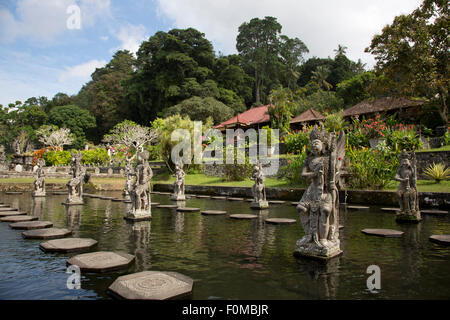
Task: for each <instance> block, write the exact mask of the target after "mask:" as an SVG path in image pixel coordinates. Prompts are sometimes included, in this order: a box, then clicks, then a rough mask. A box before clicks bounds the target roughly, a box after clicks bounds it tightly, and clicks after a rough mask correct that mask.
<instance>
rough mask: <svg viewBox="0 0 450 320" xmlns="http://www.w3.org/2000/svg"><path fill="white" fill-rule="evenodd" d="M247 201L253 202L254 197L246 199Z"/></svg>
mask: <svg viewBox="0 0 450 320" xmlns="http://www.w3.org/2000/svg"><path fill="white" fill-rule="evenodd" d="M245 201H247V202H253V199H245Z"/></svg>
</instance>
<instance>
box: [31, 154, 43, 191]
mask: <svg viewBox="0 0 450 320" xmlns="http://www.w3.org/2000/svg"><path fill="white" fill-rule="evenodd" d="M44 164H45V161H44V159H42V158H39V159H38V160H37V169H36V171H35V177H36V178H35V180H34V192H33V197H45V172H44Z"/></svg>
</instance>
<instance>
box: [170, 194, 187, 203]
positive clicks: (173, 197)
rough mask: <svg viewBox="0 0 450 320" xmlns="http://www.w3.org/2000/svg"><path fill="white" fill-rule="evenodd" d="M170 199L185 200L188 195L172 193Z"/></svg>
mask: <svg viewBox="0 0 450 320" xmlns="http://www.w3.org/2000/svg"><path fill="white" fill-rule="evenodd" d="M170 200H175V201H184V200H186V196H185V195H184V194H172V195H171V196H170Z"/></svg>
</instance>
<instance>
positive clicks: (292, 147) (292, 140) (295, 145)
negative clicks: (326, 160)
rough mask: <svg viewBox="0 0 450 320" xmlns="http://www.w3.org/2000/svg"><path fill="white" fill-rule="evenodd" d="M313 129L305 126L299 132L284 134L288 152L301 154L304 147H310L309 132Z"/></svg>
mask: <svg viewBox="0 0 450 320" xmlns="http://www.w3.org/2000/svg"><path fill="white" fill-rule="evenodd" d="M310 131H311V127H308V128H305V129H304V130H301V131H297V132H288V134H287V135H285V136H284V143H285V145H286V152H287V153H293V154H299V153H301V152H302V150H303V148H304V147H305V146H306V147H307V148H309V145H310V141H309V132H310Z"/></svg>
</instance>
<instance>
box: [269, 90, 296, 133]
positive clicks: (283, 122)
mask: <svg viewBox="0 0 450 320" xmlns="http://www.w3.org/2000/svg"><path fill="white" fill-rule="evenodd" d="M270 102H271V104H272V105H270V106H269V107H268V113H269V115H270V121H271V122H272V128H274V129H279V130H280V131H281V132H287V131H289V123H290V120H291V116H292V109H293V108H294V106H295V101H294V96H293V93H292V91H291V90H289V88H282V87H280V88H278V89H276V90H272V92H271V94H270Z"/></svg>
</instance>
